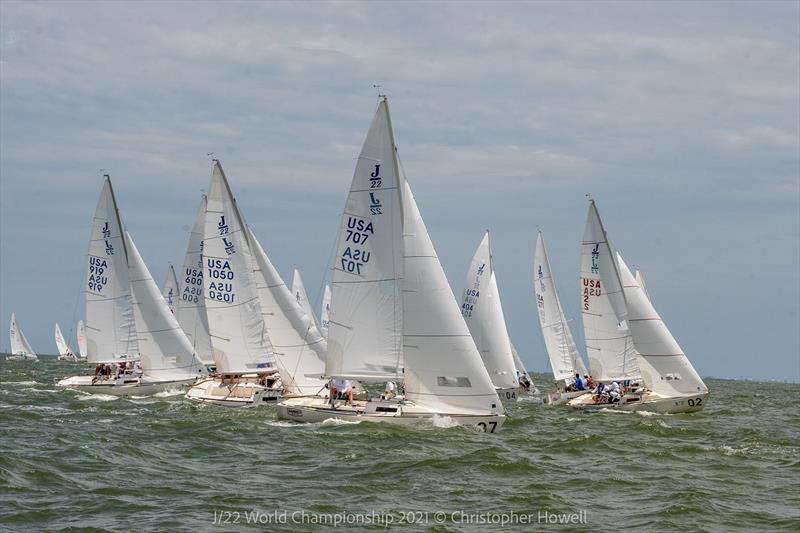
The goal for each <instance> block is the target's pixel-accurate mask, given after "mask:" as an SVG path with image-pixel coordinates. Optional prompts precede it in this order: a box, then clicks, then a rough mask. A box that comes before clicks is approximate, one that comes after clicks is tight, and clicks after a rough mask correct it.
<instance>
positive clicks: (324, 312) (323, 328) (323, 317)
mask: <svg viewBox="0 0 800 533" xmlns="http://www.w3.org/2000/svg"><path fill="white" fill-rule="evenodd" d="M330 317H331V287H330V285H328V284H327V283H326V284H325V292H323V293H322V306H321V307H320V310H319V331H320V333H322V336H323V337H324V338H326V339H327V338H328V324H329V323H330V321H331V319H330Z"/></svg>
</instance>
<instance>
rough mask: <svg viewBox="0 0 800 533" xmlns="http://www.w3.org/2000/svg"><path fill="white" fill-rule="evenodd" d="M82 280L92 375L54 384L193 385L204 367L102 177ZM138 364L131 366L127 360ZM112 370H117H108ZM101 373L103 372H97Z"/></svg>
mask: <svg viewBox="0 0 800 533" xmlns="http://www.w3.org/2000/svg"><path fill="white" fill-rule="evenodd" d="M87 267H88V270H87V277H86V286H85V294H86V320H87V323H88V325H87V333H88V337H87V348H88V352H87V360H88V361H89V362H91V363H98V365H97V367H96V369H95V375H91V376H72V377H69V378H65V379H62V380H61V381H59V382H58V383H57V384H56V386H58V387H62V388H72V389H78V390H82V391H85V392H92V393H103V394H112V395H116V396H126V395H148V394H154V393H156V392H161V391H165V390H169V389H173V388H179V387H182V386H184V385H187V384H189V383H191V382H193V381H194V380H195V379H196V378H197V377H198V376H200V375H202V374H203V373H204V372H205V370H204V368H203V366H202V364H201V363H200V361H199V360H198V359H197V357H196V356H195V354H194V350H193V349H192V346H191V344H190V343H189V340H188V339H187V338H186V336H185V335H184V334H183V331H181V328H180V326H179V325H178V322H177V320H176V319H175V317H174V316H173V314H172V313H171V312H170V311H169V308H168V307H167V303H166V302H165V301H164V298H163V297H162V296H161V293H160V292H159V290H158V287H157V286H156V283H155V281H153V278H152V276H151V275H150V272H149V271H148V269H147V266H146V265H145V263H144V260H143V259H142V257H141V255H139V251H138V250H137V249H136V246H135V244H134V242H133V239H132V238H131V236H130V234H128V233H127V232H126V231H125V230H124V228H123V226H122V221H121V219H120V216H119V210H118V208H117V203H116V198H115V197H114V190H113V188H112V186H111V178H110V177H109V176H108V175H106V176H105V181H104V183H103V190H102V192H101V194H100V200H99V201H98V204H97V210H96V212H95V217H94V221H93V227H92V234H91V237H90V245H89V257H88V265H87ZM134 359H140V361H138V362H137V364H136V367H134V368H132V367H131V365H130V363H131V361H132V360H134ZM112 367H117V369H116V371H115V372H113V373H111V369H112ZM106 369H107V370H108V371H109V372H108V373H105V372H101V370H106Z"/></svg>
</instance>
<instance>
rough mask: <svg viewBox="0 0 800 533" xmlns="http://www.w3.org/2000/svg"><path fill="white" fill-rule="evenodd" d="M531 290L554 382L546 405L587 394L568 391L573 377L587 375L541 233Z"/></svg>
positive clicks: (534, 262) (537, 244)
mask: <svg viewBox="0 0 800 533" xmlns="http://www.w3.org/2000/svg"><path fill="white" fill-rule="evenodd" d="M533 272H534V274H533V275H534V280H533V288H534V293H535V294H536V305H537V307H538V309H539V326H541V328H542V338H544V345H545V349H546V350H547V356H548V358H549V361H550V369H551V370H552V371H553V379H554V380H555V382H556V392H555V393H552V394H548V395H547V397H546V400H545V403H548V404H560V403H566V402H567V401H568V400H570V399H572V398H575V397H577V396H580V395H582V394H586V392H587V391H568V390H567V389H568V388H569V386H570V385H572V384H573V382H574V381H575V374H580V375H581V376H583V375H584V374H586V366H584V364H583V358H582V357H581V354H580V352H579V351H578V347H577V346H576V344H575V340H574V339H573V337H572V332H571V331H570V329H569V324H568V323H567V318H566V316H565V315H564V308H563V307H561V300H560V299H559V297H558V290H557V289H556V284H555V280H554V279H553V273H552V270H551V269H550V261H549V260H548V258H547V248H546V247H545V244H544V236H543V235H542V232H541V231H540V232H539V235H538V237H537V239H536V253H535V254H534V258H533Z"/></svg>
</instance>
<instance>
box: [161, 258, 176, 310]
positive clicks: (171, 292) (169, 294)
mask: <svg viewBox="0 0 800 533" xmlns="http://www.w3.org/2000/svg"><path fill="white" fill-rule="evenodd" d="M161 294H162V295H163V296H164V300H165V301H166V302H167V307H169V312H170V313H172V314H173V315H174V314H175V310H176V309H177V306H178V277H177V276H176V275H175V268H174V267H173V266H172V263H170V265H169V268H168V269H167V278H166V279H165V280H164V289H163V291H162V293H161Z"/></svg>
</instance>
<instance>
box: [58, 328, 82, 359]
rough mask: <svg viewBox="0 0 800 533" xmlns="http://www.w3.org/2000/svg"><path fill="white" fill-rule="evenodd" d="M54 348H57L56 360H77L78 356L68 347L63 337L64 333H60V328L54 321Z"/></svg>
mask: <svg viewBox="0 0 800 533" xmlns="http://www.w3.org/2000/svg"><path fill="white" fill-rule="evenodd" d="M55 338H56V348H57V349H58V360H59V361H77V360H78V357H77V356H76V355H75V352H73V351H72V349H71V348H70V347H69V344H67V341H66V340H65V339H64V335H62V334H61V328H60V327H59V326H58V323H56V332H55Z"/></svg>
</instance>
